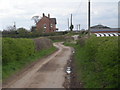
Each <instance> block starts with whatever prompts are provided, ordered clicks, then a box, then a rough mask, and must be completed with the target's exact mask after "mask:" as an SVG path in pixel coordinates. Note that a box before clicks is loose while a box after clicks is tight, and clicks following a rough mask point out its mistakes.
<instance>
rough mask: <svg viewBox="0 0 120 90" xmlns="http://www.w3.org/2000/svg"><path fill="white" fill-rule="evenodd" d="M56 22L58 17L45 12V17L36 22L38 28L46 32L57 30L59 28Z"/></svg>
mask: <svg viewBox="0 0 120 90" xmlns="http://www.w3.org/2000/svg"><path fill="white" fill-rule="evenodd" d="M56 24H57V22H56V18H50V14H48V16H45V14H44V13H43V17H42V18H41V19H40V20H39V21H38V23H37V24H36V29H37V30H38V31H40V32H44V33H49V32H55V31H56V30H57V28H56Z"/></svg>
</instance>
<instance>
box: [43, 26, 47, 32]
mask: <svg viewBox="0 0 120 90" xmlns="http://www.w3.org/2000/svg"><path fill="white" fill-rule="evenodd" d="M43 28H44V30H43V32H45V31H46V28H47V26H46V24H44V25H43Z"/></svg>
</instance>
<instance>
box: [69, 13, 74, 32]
mask: <svg viewBox="0 0 120 90" xmlns="http://www.w3.org/2000/svg"><path fill="white" fill-rule="evenodd" d="M73 28H74V26H73V24H72V14H71V26H70V31H73Z"/></svg>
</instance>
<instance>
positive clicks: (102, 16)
mask: <svg viewBox="0 0 120 90" xmlns="http://www.w3.org/2000/svg"><path fill="white" fill-rule="evenodd" d="M87 1H88V0H0V30H3V29H6V28H7V27H8V26H12V25H13V23H14V22H16V26H17V28H20V27H24V28H26V29H30V27H31V26H32V25H34V21H33V20H31V18H32V16H35V15H38V16H40V17H42V13H45V15H48V13H49V14H50V17H51V18H56V19H57V27H58V28H59V30H66V29H67V18H70V14H71V13H72V14H73V24H74V27H75V28H76V25H77V24H81V29H86V28H87V17H88V16H87V10H88V8H87V5H88V3H87ZM118 1H119V0H91V5H92V6H91V9H92V10H91V19H92V21H91V24H92V25H96V24H103V25H106V26H109V27H113V28H117V27H118Z"/></svg>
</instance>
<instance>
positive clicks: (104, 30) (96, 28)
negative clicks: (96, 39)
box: [90, 25, 120, 33]
mask: <svg viewBox="0 0 120 90" xmlns="http://www.w3.org/2000/svg"><path fill="white" fill-rule="evenodd" d="M90 30H91V32H92V33H119V32H120V29H119V28H110V27H107V26H103V25H96V26H92V27H91V28H90Z"/></svg>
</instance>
